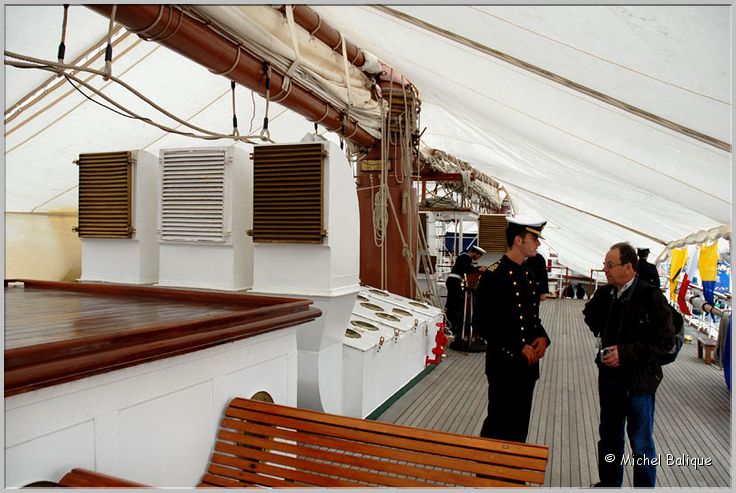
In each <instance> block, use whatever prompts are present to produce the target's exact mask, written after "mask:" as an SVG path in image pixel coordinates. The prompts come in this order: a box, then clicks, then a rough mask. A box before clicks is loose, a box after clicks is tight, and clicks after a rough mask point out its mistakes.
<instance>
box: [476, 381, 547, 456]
mask: <svg viewBox="0 0 736 493" xmlns="http://www.w3.org/2000/svg"><path fill="white" fill-rule="evenodd" d="M536 383H537V380H536V379H531V378H514V376H513V375H502V376H498V377H495V378H492V377H491V376H490V375H488V416H487V417H486V419H485V421H483V428H482V429H481V431H480V436H482V437H484V438H495V439H498V440H510V441H512V442H522V443H523V442H526V436H527V434H528V433H529V417H530V416H531V413H532V398H533V397H534V386H535V385H536Z"/></svg>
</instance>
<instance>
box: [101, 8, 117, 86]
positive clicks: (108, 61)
mask: <svg viewBox="0 0 736 493" xmlns="http://www.w3.org/2000/svg"><path fill="white" fill-rule="evenodd" d="M117 10H118V6H117V5H116V4H113V6H112V12H111V13H110V24H109V26H108V28H107V48H105V74H104V76H103V77H102V78H103V79H104V80H110V76H111V75H112V33H113V27H114V26H115V14H116V13H117Z"/></svg>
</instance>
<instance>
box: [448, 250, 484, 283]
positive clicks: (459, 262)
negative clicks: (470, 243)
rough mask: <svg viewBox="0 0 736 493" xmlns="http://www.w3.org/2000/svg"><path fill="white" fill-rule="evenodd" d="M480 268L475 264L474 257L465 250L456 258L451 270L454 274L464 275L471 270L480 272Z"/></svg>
mask: <svg viewBox="0 0 736 493" xmlns="http://www.w3.org/2000/svg"><path fill="white" fill-rule="evenodd" d="M479 269H480V268H479V267H478V266H477V265H473V259H472V257H471V256H470V255H468V253H467V252H463V253H461V254H460V255H458V256H457V258H456V259H455V265H453V266H452V270H451V271H450V272H451V273H452V274H457V275H459V276H460V277H463V276H464V275H465V274H470V273H471V272H478V270H479Z"/></svg>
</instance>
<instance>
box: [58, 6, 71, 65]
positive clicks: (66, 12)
mask: <svg viewBox="0 0 736 493" xmlns="http://www.w3.org/2000/svg"><path fill="white" fill-rule="evenodd" d="M68 20H69V4H68V3H65V4H64V18H63V20H62V21H61V42H60V43H59V51H58V53H57V55H56V57H57V58H58V60H59V63H64V54H65V53H66V44H65V41H66V25H67V21H68ZM59 76H61V72H59Z"/></svg>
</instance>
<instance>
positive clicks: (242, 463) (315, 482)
mask: <svg viewBox="0 0 736 493" xmlns="http://www.w3.org/2000/svg"><path fill="white" fill-rule="evenodd" d="M248 452H249V454H248V455H249V457H250V458H254V459H258V461H253V460H249V459H244V458H238V457H232V456H227V455H223V454H218V453H214V454H213V455H212V462H213V463H216V464H220V465H227V466H231V467H237V468H239V469H238V470H236V469H231V470H230V471H231V474H233V476H231V477H239V476H240V475H241V474H248V477H251V478H254V479H253V481H252V482H254V483H256V484H263V485H264V486H276V487H280V488H283V487H289V486H299V487H304V486H319V487H325V488H350V487H352V488H354V487H356V486H361V483H360V481H358V480H351V479H345V478H337V477H331V476H321V475H319V474H312V473H311V472H308V470H307V469H304V468H303V466H304V464H303V463H302V462H305V461H301V460H299V459H293V458H291V457H288V456H279V455H278V454H269V453H267V452H261V451H259V450H249V451H248ZM266 461H268V463H269V464H267V463H266ZM270 464H282V465H284V466H288V467H279V466H273V465H270ZM246 471H248V472H246ZM264 475H267V476H264ZM269 476H273V477H276V478H281V481H280V482H279V483H278V484H274V483H273V478H270V477H269ZM262 480H264V481H263V483H262ZM290 482H291V483H292V484H289V483H290ZM264 483H268V484H264ZM293 483H299V484H293Z"/></svg>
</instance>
